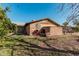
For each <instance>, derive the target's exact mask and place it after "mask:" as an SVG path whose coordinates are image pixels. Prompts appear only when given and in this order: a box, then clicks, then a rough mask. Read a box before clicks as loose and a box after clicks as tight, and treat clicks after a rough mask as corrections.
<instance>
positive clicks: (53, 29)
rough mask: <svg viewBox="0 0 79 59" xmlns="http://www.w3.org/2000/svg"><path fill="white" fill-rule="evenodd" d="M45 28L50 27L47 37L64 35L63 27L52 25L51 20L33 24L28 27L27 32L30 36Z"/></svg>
mask: <svg viewBox="0 0 79 59" xmlns="http://www.w3.org/2000/svg"><path fill="white" fill-rule="evenodd" d="M43 27H50V29H49V32H46V35H47V36H52V35H62V34H63V32H62V27H61V26H58V25H56V24H54V23H52V22H51V21H49V20H43V21H38V22H34V23H31V24H29V25H28V26H26V31H27V32H28V34H29V35H33V34H32V33H33V32H34V31H35V30H40V29H41V28H43Z"/></svg>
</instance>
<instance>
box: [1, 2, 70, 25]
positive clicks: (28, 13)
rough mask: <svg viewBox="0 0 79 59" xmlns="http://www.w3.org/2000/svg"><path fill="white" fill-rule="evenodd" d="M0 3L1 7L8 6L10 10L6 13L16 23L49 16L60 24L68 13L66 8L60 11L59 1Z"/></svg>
mask: <svg viewBox="0 0 79 59" xmlns="http://www.w3.org/2000/svg"><path fill="white" fill-rule="evenodd" d="M0 5H1V6H2V7H3V8H5V7H6V6H9V7H10V10H11V11H10V12H8V13H7V15H8V17H9V18H10V19H11V21H12V22H14V23H17V24H25V23H26V22H30V21H32V20H39V19H43V18H50V19H51V20H54V21H55V22H57V23H59V24H62V23H63V22H64V21H65V20H66V18H67V16H68V15H69V10H68V9H67V8H65V10H64V11H62V12H60V10H59V9H60V8H59V5H61V4H59V3H58V4H56V3H25V4H24V3H3V4H0Z"/></svg>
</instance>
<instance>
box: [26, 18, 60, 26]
mask: <svg viewBox="0 0 79 59" xmlns="http://www.w3.org/2000/svg"><path fill="white" fill-rule="evenodd" d="M43 20H48V21H50V22H52V23H54V24H56V25H57V26H61V25H60V24H58V23H56V22H55V21H53V20H51V19H49V18H44V19H40V20H36V21H32V22H29V23H26V24H25V26H26V25H29V24H32V23H35V22H40V21H43Z"/></svg>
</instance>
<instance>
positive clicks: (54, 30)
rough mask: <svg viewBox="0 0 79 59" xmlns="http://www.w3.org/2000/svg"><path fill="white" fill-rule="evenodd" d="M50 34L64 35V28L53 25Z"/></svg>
mask: <svg viewBox="0 0 79 59" xmlns="http://www.w3.org/2000/svg"><path fill="white" fill-rule="evenodd" d="M50 35H51V36H52V35H63V29H62V27H55V26H54V27H51V29H50Z"/></svg>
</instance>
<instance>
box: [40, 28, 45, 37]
mask: <svg viewBox="0 0 79 59" xmlns="http://www.w3.org/2000/svg"><path fill="white" fill-rule="evenodd" d="M40 36H43V37H46V31H45V29H44V28H42V29H41V31H40Z"/></svg>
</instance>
